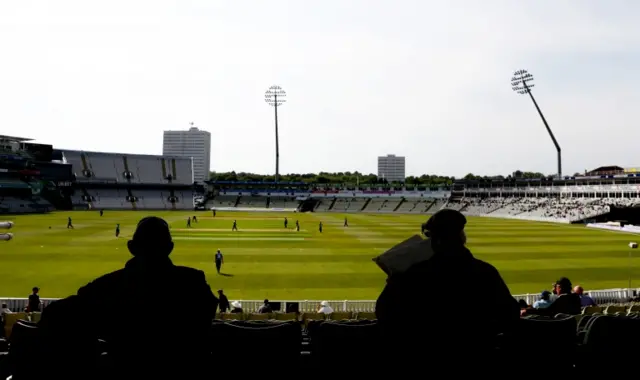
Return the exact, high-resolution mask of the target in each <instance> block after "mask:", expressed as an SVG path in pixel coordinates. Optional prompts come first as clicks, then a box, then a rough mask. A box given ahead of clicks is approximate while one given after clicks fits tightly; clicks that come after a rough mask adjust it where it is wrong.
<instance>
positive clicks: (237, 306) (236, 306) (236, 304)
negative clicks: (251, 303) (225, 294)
mask: <svg viewBox="0 0 640 380" xmlns="http://www.w3.org/2000/svg"><path fill="white" fill-rule="evenodd" d="M231 307H232V309H231V313H239V314H242V313H243V311H242V304H241V303H240V301H233V302H231Z"/></svg>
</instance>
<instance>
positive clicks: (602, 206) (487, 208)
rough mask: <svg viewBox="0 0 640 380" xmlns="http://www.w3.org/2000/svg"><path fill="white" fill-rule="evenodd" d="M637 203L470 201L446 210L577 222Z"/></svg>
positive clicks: (535, 199)
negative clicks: (613, 208)
mask: <svg viewBox="0 0 640 380" xmlns="http://www.w3.org/2000/svg"><path fill="white" fill-rule="evenodd" d="M636 201H637V200H636V199H632V198H558V197H531V198H518V197H507V198H500V197H488V198H473V197H470V198H462V199H459V200H457V201H449V202H448V203H447V204H446V205H445V207H444V208H448V209H453V210H459V211H462V212H463V213H465V214H467V215H486V214H492V215H496V216H500V215H507V216H517V215H519V216H521V217H525V218H526V217H540V218H547V219H555V220H567V221H577V220H581V219H586V218H591V217H595V216H598V215H602V214H605V213H607V212H609V210H610V206H617V207H630V206H633V205H634V204H635V203H636Z"/></svg>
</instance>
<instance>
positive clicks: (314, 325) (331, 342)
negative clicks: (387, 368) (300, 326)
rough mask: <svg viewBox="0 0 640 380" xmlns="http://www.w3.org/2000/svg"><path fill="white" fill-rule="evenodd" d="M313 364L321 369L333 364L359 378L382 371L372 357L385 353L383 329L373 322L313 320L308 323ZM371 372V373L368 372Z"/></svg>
mask: <svg viewBox="0 0 640 380" xmlns="http://www.w3.org/2000/svg"><path fill="white" fill-rule="evenodd" d="M309 337H310V338H311V355H312V360H313V363H315V365H316V366H317V367H318V368H321V367H322V366H323V365H326V364H327V363H331V365H332V366H335V368H340V369H341V370H340V371H341V372H340V373H341V374H342V375H344V374H345V373H344V372H343V371H349V373H354V372H355V373H356V374H358V375H371V374H373V373H375V372H376V371H378V370H379V368H378V366H376V365H371V358H375V357H379V356H380V353H381V352H383V350H382V340H381V336H380V328H379V326H378V323H377V322H374V321H355V320H352V321H312V322H311V323H310V324H309ZM367 371H371V372H367Z"/></svg>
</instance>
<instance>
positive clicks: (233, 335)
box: [211, 321, 302, 378]
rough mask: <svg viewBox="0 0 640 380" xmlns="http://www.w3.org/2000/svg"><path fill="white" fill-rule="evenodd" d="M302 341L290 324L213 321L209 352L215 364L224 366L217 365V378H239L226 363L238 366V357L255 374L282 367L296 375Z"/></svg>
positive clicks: (234, 368)
mask: <svg viewBox="0 0 640 380" xmlns="http://www.w3.org/2000/svg"><path fill="white" fill-rule="evenodd" d="M301 342H302V330H301V329H300V326H299V325H298V324H297V323H296V322H293V321H292V322H286V321H229V322H214V323H213V325H212V327H211V350H212V353H213V357H214V358H215V360H216V363H220V364H223V363H225V364H224V365H219V366H216V369H215V373H216V376H219V377H220V378H224V377H226V376H238V373H237V368H236V366H234V365H227V364H229V363H238V360H239V359H240V358H241V359H242V362H246V363H251V368H252V369H253V370H255V371H258V372H260V371H262V370H265V369H267V368H273V366H274V365H276V366H278V365H283V366H285V367H286V369H287V371H291V373H295V372H293V371H295V370H297V369H298V368H299V363H300V352H301ZM238 355H240V357H239V356H238ZM243 372H244V371H243Z"/></svg>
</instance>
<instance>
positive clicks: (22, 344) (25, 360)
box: [9, 319, 44, 380]
mask: <svg viewBox="0 0 640 380" xmlns="http://www.w3.org/2000/svg"><path fill="white" fill-rule="evenodd" d="M12 327H13V329H12V333H11V340H10V342H11V346H10V347H9V371H10V372H11V374H12V375H13V378H14V379H16V380H19V379H35V378H40V377H41V376H42V373H41V372H40V370H39V368H35V367H34V363H33V360H38V361H39V360H40V359H41V358H42V357H43V352H44V351H43V340H42V336H41V333H40V330H39V329H38V326H37V325H36V324H35V323H31V322H29V321H26V320H23V319H20V320H16V321H14V323H13V325H12Z"/></svg>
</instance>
